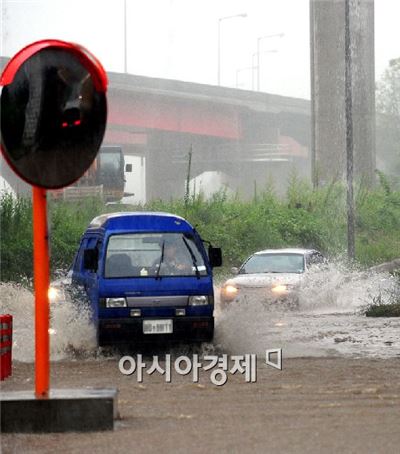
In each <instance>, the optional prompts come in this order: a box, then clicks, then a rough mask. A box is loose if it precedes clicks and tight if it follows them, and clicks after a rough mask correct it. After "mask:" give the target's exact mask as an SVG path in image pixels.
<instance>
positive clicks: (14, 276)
mask: <svg viewBox="0 0 400 454" xmlns="http://www.w3.org/2000/svg"><path fill="white" fill-rule="evenodd" d="M383 183H384V184H383ZM383 183H382V182H381V185H380V186H379V187H377V188H375V189H373V190H369V189H365V188H362V187H359V188H358V189H357V191H356V207H357V215H356V255H357V262H358V263H359V264H361V265H363V266H370V265H374V264H377V263H381V262H383V261H388V260H392V259H394V258H398V257H400V235H399V233H398V232H399V231H400V191H399V190H394V189H392V188H391V187H390V185H389V184H388V183H387V181H386V180H384V182H383ZM345 196H346V194H345V188H344V186H343V185H341V184H338V183H336V184H333V183H332V184H331V185H328V186H326V187H323V188H320V189H318V190H313V189H312V188H311V187H310V186H309V185H308V184H306V183H304V182H302V181H299V180H298V179H296V178H292V180H291V182H290V184H289V186H288V191H287V195H286V197H284V198H282V197H278V196H277V195H276V194H275V192H274V189H273V187H271V185H270V186H268V187H266V188H265V189H264V191H261V190H259V189H258V191H257V195H255V196H254V198H253V200H250V201H244V200H242V199H241V198H240V197H239V196H238V195H236V196H233V197H232V196H231V197H228V196H227V194H226V193H224V192H223V191H222V192H219V193H216V194H215V195H214V196H213V197H212V198H211V199H209V200H206V199H205V198H204V197H202V196H201V195H200V196H196V197H192V196H190V195H189V196H186V198H184V199H177V200H170V201H167V202H165V201H160V200H155V201H152V202H150V203H148V204H146V205H139V206H126V205H108V206H107V205H104V204H103V203H102V202H101V201H100V200H96V199H93V200H82V201H80V202H75V203H71V202H63V201H54V200H49V203H48V213H49V214H48V218H49V233H50V248H51V269H52V271H53V272H54V271H55V270H56V269H58V268H61V269H66V268H68V267H69V265H70V264H71V262H72V260H73V257H74V254H75V252H76V250H77V248H78V245H79V241H80V237H81V235H82V233H83V232H84V231H85V229H86V228H87V226H88V224H89V222H90V221H91V219H92V218H93V217H95V216H97V215H99V214H102V213H104V212H111V211H126V210H128V211H133V210H138V211H143V210H150V211H167V212H171V213H175V214H178V215H181V216H183V217H185V218H186V219H188V221H189V222H191V223H192V225H194V226H195V227H196V229H197V230H198V231H199V233H200V234H201V236H202V237H203V238H204V239H205V240H209V241H211V242H212V243H213V245H214V246H220V247H221V248H222V250H223V257H224V268H223V269H222V270H218V274H224V273H225V272H227V270H228V269H229V268H230V267H231V266H236V265H239V264H240V263H241V262H242V261H243V260H244V259H245V258H246V257H248V256H249V255H250V254H252V253H253V252H254V251H256V250H260V249H264V248H269V247H296V246H299V247H312V248H316V249H319V250H321V251H322V252H323V253H325V254H326V255H328V256H337V255H341V254H344V253H345V250H346V244H347V240H346V198H345ZM31 211H32V210H31V201H30V200H29V199H22V198H18V199H15V198H13V197H12V196H11V195H10V194H3V195H2V196H1V197H0V228H1V237H0V241H1V248H0V263H1V269H0V280H1V281H17V282H21V281H24V280H25V281H26V280H28V281H29V279H31V277H32V216H31Z"/></svg>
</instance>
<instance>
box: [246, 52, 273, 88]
mask: <svg viewBox="0 0 400 454" xmlns="http://www.w3.org/2000/svg"><path fill="white" fill-rule="evenodd" d="M276 52H278V51H277V50H276V49H271V50H266V51H264V52H261V55H264V54H274V53H276ZM256 56H257V60H258V61H259V60H260V58H259V56H260V54H259V53H258V52H254V54H253V55H252V56H251V64H252V65H253V74H252V78H251V89H252V90H254V73H255V71H254V70H257V79H259V78H260V67H259V66H257V65H255V64H254V57H256Z"/></svg>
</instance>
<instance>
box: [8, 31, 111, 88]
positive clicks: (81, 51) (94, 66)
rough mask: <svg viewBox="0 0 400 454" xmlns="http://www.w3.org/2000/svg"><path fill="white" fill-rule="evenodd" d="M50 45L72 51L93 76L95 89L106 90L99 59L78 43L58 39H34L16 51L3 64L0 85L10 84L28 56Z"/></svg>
mask: <svg viewBox="0 0 400 454" xmlns="http://www.w3.org/2000/svg"><path fill="white" fill-rule="evenodd" d="M51 47H53V48H56V49H63V50H67V51H70V52H71V53H73V54H74V55H75V56H76V57H77V58H78V59H79V60H80V62H81V63H82V64H83V65H84V66H85V68H86V69H87V70H88V72H89V73H90V74H91V76H92V77H93V82H94V86H95V88H96V90H97V91H100V92H106V91H107V84H108V79H107V74H106V71H105V69H104V68H103V65H102V64H101V63H100V61H99V60H98V59H97V58H96V57H95V56H94V55H93V54H92V53H91V52H89V51H88V50H87V49H86V48H85V47H83V46H81V45H80V44H75V43H69V42H66V41H61V40H58V39H44V40H41V41H36V42H34V43H32V44H29V45H28V46H26V47H24V48H23V49H21V50H20V51H19V52H17V53H16V54H15V55H14V56H13V57H12V58H11V60H10V61H9V62H8V63H7V65H6V66H5V68H4V70H3V72H2V74H1V77H0V86H5V85H9V84H11V83H12V81H13V80H14V77H15V74H16V73H17V72H18V70H19V68H20V67H21V65H22V64H23V63H24V62H25V61H26V60H27V59H28V58H30V57H32V55H34V54H36V53H37V52H40V51H41V50H43V49H47V48H51Z"/></svg>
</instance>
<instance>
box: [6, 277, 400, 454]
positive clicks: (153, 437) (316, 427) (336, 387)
mask: <svg viewBox="0 0 400 454" xmlns="http://www.w3.org/2000/svg"><path fill="white" fill-rule="evenodd" d="M393 285H394V283H393V281H392V280H391V279H390V277H389V276H388V275H384V274H374V275H368V276H367V275H365V274H363V273H356V272H352V273H348V272H344V271H343V270H339V269H337V268H333V269H331V270H329V272H325V274H324V275H317V276H313V277H310V280H309V281H308V283H305V284H304V287H303V293H302V298H301V302H300V308H299V310H298V311H288V312H283V311H279V310H276V308H275V307H274V306H268V305H267V306H266V305H263V304H261V303H260V302H259V301H249V300H248V301H246V303H244V304H232V305H231V306H229V307H228V308H227V309H225V310H221V309H220V307H219V305H217V308H216V336H215V339H214V342H213V344H204V345H203V347H202V350H201V351H200V352H197V353H200V356H202V354H203V355H207V354H212V355H219V356H221V355H222V354H223V353H226V354H228V355H237V354H246V353H253V354H254V353H256V354H257V355H258V360H257V380H256V382H254V383H248V382H246V381H245V379H244V376H243V375H242V374H234V375H233V374H230V375H229V378H228V381H227V382H226V383H225V384H224V385H223V386H216V385H215V384H214V383H212V382H211V381H210V373H207V372H206V371H204V370H202V371H201V373H200V379H199V382H197V383H195V382H193V380H192V379H191V377H190V376H182V375H178V374H177V373H176V371H175V370H172V377H171V383H166V382H165V378H164V377H163V376H162V375H161V374H159V373H155V374H153V375H147V373H145V374H144V375H145V376H144V379H143V382H142V383H138V381H137V377H136V376H126V375H123V374H122V373H121V372H120V370H119V359H120V357H121V353H120V352H112V351H111V352H110V351H108V352H104V351H98V349H96V347H95V343H94V330H93V328H92V327H91V325H90V322H89V314H88V313H87V312H85V311H82V310H78V309H77V306H76V305H74V304H72V302H67V303H66V304H63V305H57V306H53V307H52V331H51V357H52V363H51V380H50V382H51V388H52V389H54V388H82V387H91V388H92V387H115V388H117V389H118V392H119V397H118V409H119V414H120V418H119V419H118V420H117V421H116V422H115V428H114V431H110V432H101V433H100V432H99V433H96V436H95V437H94V436H93V434H92V433H69V434H68V433H67V434H3V436H2V440H1V449H2V452H4V453H15V452H29V453H35V452H37V453H47V452H48V453H51V452H54V451H55V450H57V452H65V453H75V452H76V453H78V452H83V451H87V452H96V453H110V452H116V453H117V452H125V451H126V452H130V451H131V450H132V449H133V448H134V450H135V452H141V453H142V452H143V453H147V452H149V453H153V452H159V451H160V449H162V450H163V451H164V452H177V453H186V452H188V451H190V452H195V453H197V452H199V453H203V452H216V451H218V452H284V453H296V454H298V453H318V454H320V453H323V452H327V453H330V452H354V453H358V452H360V453H364V452H374V453H387V452H396V449H397V448H398V445H399V443H400V435H399V431H398V421H399V418H400V413H399V412H400V341H399V338H398V333H399V328H400V319H399V318H367V317H365V315H363V314H362V309H363V308H364V307H365V305H366V304H368V303H369V302H371V298H374V297H376V296H378V295H384V294H386V293H387V294H390V291H391V290H392V289H393V287H392V286H393ZM0 297H1V302H2V311H3V312H10V313H12V314H13V315H14V323H15V330H14V365H13V374H12V376H11V377H9V378H8V379H7V380H6V381H5V382H2V391H14V390H22V389H25V390H27V389H28V390H30V389H33V387H34V364H33V363H32V361H33V296H32V294H31V293H30V292H29V291H27V290H25V289H22V288H20V287H17V286H11V285H4V284H3V285H1V286H0ZM277 348H282V355H283V368H282V370H277V369H275V368H273V367H270V366H267V365H266V364H265V361H264V360H263V358H264V357H265V350H266V349H277ZM155 353H159V352H150V355H152V354H155ZM170 353H171V356H172V358H176V357H177V356H179V355H188V356H191V353H193V351H191V350H190V348H189V349H187V348H183V349H181V348H179V347H176V348H173V349H172V350H171V351H170ZM132 354H133V353H132ZM148 359H149V358H147V357H146V362H147V361H148ZM160 364H161V366H164V362H163V356H161V361H160ZM367 447H368V448H367Z"/></svg>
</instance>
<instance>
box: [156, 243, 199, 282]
mask: <svg viewBox="0 0 400 454" xmlns="http://www.w3.org/2000/svg"><path fill="white" fill-rule="evenodd" d="M180 242H181V243H182V246H180V244H179V239H178V238H167V239H165V240H164V242H163V244H162V245H161V256H160V259H159V260H158V261H156V263H155V264H154V266H155V267H156V270H157V274H161V275H164V276H165V275H167V276H168V275H187V274H192V272H193V268H192V266H193V263H192V260H191V258H190V256H189V254H187V253H185V249H183V248H184V247H185V246H184V243H183V240H182V239H181V241H180ZM159 268H160V270H159V271H158V269H159Z"/></svg>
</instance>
